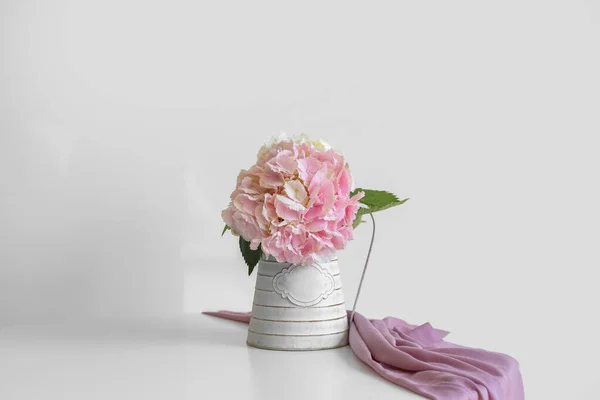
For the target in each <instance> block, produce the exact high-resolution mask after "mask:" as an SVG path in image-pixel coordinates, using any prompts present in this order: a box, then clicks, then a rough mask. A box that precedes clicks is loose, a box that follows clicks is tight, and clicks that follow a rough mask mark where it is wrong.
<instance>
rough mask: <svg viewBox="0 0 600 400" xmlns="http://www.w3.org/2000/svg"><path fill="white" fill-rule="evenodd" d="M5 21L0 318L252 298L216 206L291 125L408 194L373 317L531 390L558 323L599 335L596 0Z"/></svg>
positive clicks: (77, 11)
mask: <svg viewBox="0 0 600 400" xmlns="http://www.w3.org/2000/svg"><path fill="white" fill-rule="evenodd" d="M0 35H1V36H0V40H1V41H0V57H1V64H0V183H1V185H0V193H1V196H0V326H1V325H3V324H7V323H11V322H14V321H27V320H32V319H39V318H71V317H74V316H97V315H146V314H157V313H178V312H182V311H184V310H185V311H199V310H202V309H206V308H223V307H233V308H237V309H249V308H250V298H249V296H251V293H252V289H251V288H252V278H247V277H245V276H244V269H245V268H244V266H243V264H242V263H241V261H240V260H239V256H238V254H237V247H236V246H237V245H236V242H235V240H234V239H232V238H231V237H225V238H221V237H220V236H219V234H220V231H221V228H222V225H223V223H222V221H221V219H220V210H221V209H222V208H223V207H225V206H226V204H227V202H228V195H229V193H230V191H231V190H232V189H233V185H234V183H235V177H236V174H237V172H238V171H239V169H241V168H247V167H248V166H250V165H251V164H252V163H253V160H254V156H255V152H256V150H257V149H258V147H259V146H260V145H261V143H262V142H263V141H264V140H265V139H266V138H267V137H268V136H269V135H270V134H272V133H277V132H279V131H280V130H286V131H288V132H297V131H304V132H306V133H308V134H310V135H312V136H315V137H323V138H325V139H326V140H328V141H329V142H330V143H331V144H332V145H333V146H334V147H336V148H338V149H339V150H340V151H341V152H343V153H344V154H345V156H346V158H347V159H348V161H349V162H350V164H351V167H352V170H353V172H354V177H355V181H356V183H357V184H358V185H359V186H364V187H371V188H381V189H388V190H392V191H394V192H396V193H397V194H399V195H400V196H406V197H410V198H411V200H410V201H409V202H408V203H407V204H406V205H405V206H403V207H401V208H398V209H394V210H390V211H388V212H386V213H385V214H381V215H380V216H378V228H379V230H378V233H379V234H378V237H377V241H376V244H375V249H374V255H373V257H372V265H371V271H370V273H369V275H368V277H367V282H366V286H365V288H364V291H363V298H362V300H361V306H360V309H361V310H362V311H363V312H364V313H365V314H369V315H373V316H384V315H397V316H401V317H403V318H405V319H407V320H409V321H414V322H423V321H426V320H429V321H431V322H432V323H434V324H435V325H437V326H440V327H442V328H446V329H449V330H452V331H453V332H454V333H453V335H454V336H453V339H454V340H456V341H458V342H461V341H462V342H464V343H468V344H470V345H475V346H485V347H488V348H490V347H492V348H494V349H496V350H501V351H505V352H508V353H511V354H513V355H515V356H516V357H517V358H518V359H519V360H520V361H521V363H522V365H523V370H524V373H525V374H526V376H530V378H529V381H527V380H526V383H529V385H530V387H531V388H532V389H531V391H532V392H533V393H537V394H541V393H542V392H540V390H542V389H540V388H539V386H537V385H536V383H542V381H543V380H545V379H552V378H555V376H552V375H550V376H547V375H544V376H542V375H539V374H538V375H535V372H534V371H532V370H531V368H529V369H528V365H530V364H529V362H530V361H533V360H534V359H539V358H540V357H546V356H547V355H546V353H545V351H546V350H545V349H547V348H548V347H551V346H553V344H555V342H554V340H555V338H556V336H557V335H558V336H561V335H563V333H562V331H563V330H564V329H565V326H571V327H580V328H581V331H580V332H578V333H577V335H579V337H580V338H579V339H578V340H580V341H582V342H583V341H586V340H588V339H589V340H596V337H597V334H598V333H600V329H599V327H598V324H597V320H595V318H594V317H593V314H592V306H591V304H592V303H594V302H596V303H597V302H598V300H599V298H598V295H597V294H596V293H594V290H595V289H596V288H597V282H598V281H597V279H594V278H593V277H592V276H593V275H592V274H593V273H595V271H596V270H597V269H598V267H599V266H600V256H599V253H598V244H599V243H600V230H599V228H598V227H599V226H600V212H599V209H600V207H599V206H598V205H599V204H600V187H599V185H598V173H599V171H600V162H599V159H598V154H599V147H598V143H599V141H598V135H599V134H600V119H599V114H598V111H599V110H600V95H599V93H600V74H599V73H598V71H600V57H599V52H598V49H599V48H600V46H599V45H600V42H599V39H600V6H599V5H598V3H597V2H592V1H566V0H565V1H505V2H479V1H470V2H466V1H455V2H446V1H443V2H442V1H440V2H407V1H404V2H399V1H389V2H360V3H352V4H351V3H350V2H343V3H339V4H332V3H328V4H324V3H322V2H317V3H315V4H308V3H307V2H300V3H296V5H294V6H291V5H289V4H286V5H283V2H272V3H257V2H238V3H236V4H231V3H228V2H211V3H210V4H209V3H208V2H206V3H203V2H194V1H179V0H176V1H168V2H167V1H162V2H159V1H136V0H120V1H93V2H91V1H67V0H56V1H52V2H47V1H32V0H20V1H16V0H15V1H9V0H4V1H1V2H0ZM356 236H357V239H356V241H355V242H353V243H352V244H351V246H350V247H349V248H348V249H347V250H346V251H344V253H343V254H342V255H341V260H342V262H343V266H344V268H345V270H344V274H345V275H344V279H345V282H346V286H347V288H348V297H349V298H352V297H353V292H354V290H355V289H356V282H357V280H358V277H359V274H360V269H361V267H362V262H363V257H364V253H365V251H366V248H367V245H368V243H367V242H368V236H369V227H368V225H364V226H362V227H361V228H360V231H357V235H356ZM186 277H187V279H186ZM215 288H217V290H216V291H215ZM517 327H519V328H517ZM568 329H571V328H568ZM556 330H559V331H558V332H556ZM490 338H495V339H494V340H491V339H490ZM588 351H590V350H589V349H588ZM564 357H565V359H564V360H565V362H566V361H569V362H572V363H576V362H577V361H578V360H579V358H578V357H582V356H579V355H576V354H575V353H574V352H573V353H568V354H564ZM528 373H529V375H527V374H528ZM580 373H581V374H582V377H581V379H586V375H585V374H586V372H585V371H583V372H580ZM556 374H558V372H556ZM590 374H591V372H590ZM556 377H557V376H556ZM589 378H590V379H591V375H590V377H589ZM536 379H537V381H536ZM536 390H538V392H536ZM531 391H530V392H529V393H531ZM555 394H556V393H555ZM558 394H560V392H558ZM564 394H565V395H566V393H564ZM563 397H564V396H563ZM567 397H568V396H567ZM564 398H566V397H564Z"/></svg>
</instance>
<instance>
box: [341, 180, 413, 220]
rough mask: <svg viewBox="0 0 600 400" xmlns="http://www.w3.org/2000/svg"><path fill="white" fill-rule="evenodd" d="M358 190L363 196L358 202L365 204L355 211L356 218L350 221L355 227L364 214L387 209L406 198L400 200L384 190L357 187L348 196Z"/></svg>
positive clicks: (403, 201) (404, 200)
mask: <svg viewBox="0 0 600 400" xmlns="http://www.w3.org/2000/svg"><path fill="white" fill-rule="evenodd" d="M359 192H364V193H365V196H364V197H363V198H362V199H360V200H359V202H360V203H361V204H362V205H364V206H366V207H361V208H359V209H358V211H357V212H356V218H355V219H354V222H353V223H352V226H353V227H354V228H356V227H357V226H358V225H359V224H360V223H361V222H363V221H362V216H363V215H366V214H372V213H374V212H377V211H383V210H387V209H388V208H392V207H395V206H399V205H400V204H404V203H405V202H406V201H407V200H408V199H403V200H400V199H399V198H398V196H396V195H395V194H393V193H390V192H387V191H385V190H371V189H361V188H358V189H356V190H354V191H353V192H352V193H350V196H354V195H355V194H357V193H359Z"/></svg>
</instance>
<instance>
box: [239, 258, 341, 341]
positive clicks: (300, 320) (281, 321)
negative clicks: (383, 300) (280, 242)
mask: <svg viewBox="0 0 600 400" xmlns="http://www.w3.org/2000/svg"><path fill="white" fill-rule="evenodd" d="M247 343H248V345H250V346H253V347H258V348H261V349H269V350H324V349H333V348H337V347H342V346H346V345H347V344H348V318H347V314H346V304H345V302H344V291H343V288H342V280H341V279H340V270H339V267H338V262H337V259H335V260H332V261H329V262H326V263H320V264H317V263H315V264H312V265H308V266H306V265H295V264H290V263H278V262H276V261H273V260H260V261H259V264H258V273H257V276H256V286H255V289H254V302H253V304H252V318H251V319H250V325H249V327H248V340H247Z"/></svg>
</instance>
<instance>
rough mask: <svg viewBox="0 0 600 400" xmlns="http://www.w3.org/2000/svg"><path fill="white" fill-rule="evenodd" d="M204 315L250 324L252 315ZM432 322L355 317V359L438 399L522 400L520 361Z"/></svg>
mask: <svg viewBox="0 0 600 400" xmlns="http://www.w3.org/2000/svg"><path fill="white" fill-rule="evenodd" d="M204 314H208V315H212V316H215V317H220V318H225V319H230V320H234V321H239V322H244V323H249V322H250V313H240V312H233V311H218V312H205V313H204ZM447 334H448V332H446V331H442V330H439V329H435V328H433V327H432V326H431V325H430V324H429V323H425V324H423V325H420V326H415V325H410V324H408V323H406V322H404V321H403V320H401V319H399V318H392V317H387V318H384V319H382V320H381V319H367V318H365V317H364V316H362V315H361V314H359V313H356V314H355V315H354V321H353V322H352V326H351V327H350V346H351V347H352V350H353V351H354V354H356V356H357V357H358V358H359V359H360V360H361V361H362V362H364V363H365V364H367V365H368V366H369V367H371V368H372V369H373V370H374V371H375V372H377V373H378V374H379V375H381V376H382V377H383V378H385V379H387V380H388V381H390V382H392V383H394V384H396V385H398V386H401V387H403V388H406V389H408V390H411V391H413V392H415V393H418V394H420V395H422V396H424V397H426V398H429V399H434V400H523V399H524V398H525V394H524V389H523V380H522V378H521V373H520V372H519V364H518V362H517V361H516V360H515V359H514V358H512V357H510V356H507V355H505V354H500V353H493V352H490V351H486V350H482V349H473V348H469V347H464V346H459V345H456V344H452V343H448V342H445V341H444V340H443V338H444V337H445V336H446V335H447Z"/></svg>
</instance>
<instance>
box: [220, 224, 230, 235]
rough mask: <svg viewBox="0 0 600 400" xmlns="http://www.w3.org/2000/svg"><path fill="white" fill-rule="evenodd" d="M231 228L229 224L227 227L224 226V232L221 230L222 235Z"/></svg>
mask: <svg viewBox="0 0 600 400" xmlns="http://www.w3.org/2000/svg"><path fill="white" fill-rule="evenodd" d="M230 229H231V228H230V227H228V226H227V225H225V227H224V228H223V232H221V236H223V235H224V234H225V232H227V231H228V230H230Z"/></svg>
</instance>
